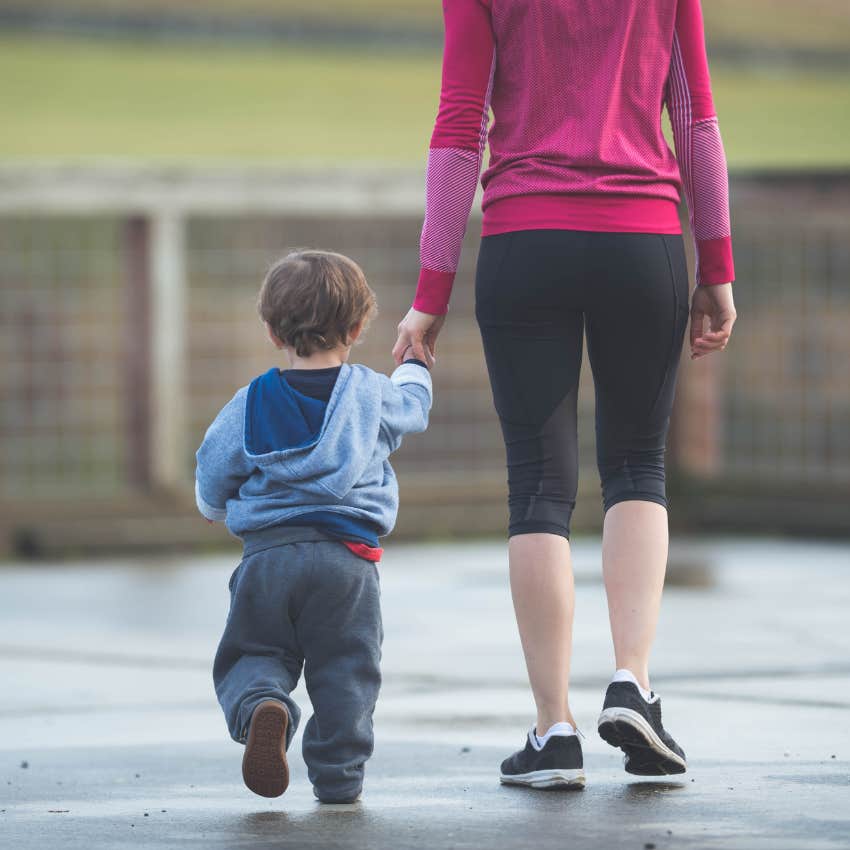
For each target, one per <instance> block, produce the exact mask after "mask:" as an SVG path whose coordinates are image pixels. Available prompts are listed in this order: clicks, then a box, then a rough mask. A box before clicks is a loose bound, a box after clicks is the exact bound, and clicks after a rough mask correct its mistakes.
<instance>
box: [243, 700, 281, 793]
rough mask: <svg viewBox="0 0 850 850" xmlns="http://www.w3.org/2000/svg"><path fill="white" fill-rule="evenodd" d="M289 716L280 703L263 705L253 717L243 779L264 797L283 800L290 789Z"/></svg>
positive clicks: (255, 710)
mask: <svg viewBox="0 0 850 850" xmlns="http://www.w3.org/2000/svg"><path fill="white" fill-rule="evenodd" d="M288 727H289V714H288V713H287V711H286V709H285V708H284V707H283V706H282V705H281V704H280V703H279V702H262V703H260V704H259V705H258V706H257V708H256V709H254V714H253V716H252V717H251V728H250V730H249V732H248V743H247V744H246V745H245V755H244V756H243V758H242V778H243V779H244V780H245V784H246V785H247V786H248V788H250V789H251V790H252V791H253V792H254V793H255V794H259V795H260V796H261V797H280V795H281V794H283V792H284V791H286V789H287V787H288V786H289V765H287V763H286V730H287V728H288Z"/></svg>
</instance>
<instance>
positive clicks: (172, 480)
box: [150, 208, 186, 491]
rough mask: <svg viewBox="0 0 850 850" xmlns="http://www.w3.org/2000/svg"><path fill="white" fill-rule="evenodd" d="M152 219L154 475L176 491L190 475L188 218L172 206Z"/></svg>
mask: <svg viewBox="0 0 850 850" xmlns="http://www.w3.org/2000/svg"><path fill="white" fill-rule="evenodd" d="M151 224H152V226H151V270H152V280H151V284H152V285H151V311H150V316H151V412H152V422H151V451H150V455H151V480H152V483H153V485H154V486H155V487H157V488H159V489H164V490H169V491H176V490H178V489H180V488H182V487H184V486H185V478H186V474H185V468H184V464H185V462H186V454H185V442H186V439H185V437H186V428H185V425H186V421H185V415H186V258H185V247H186V246H185V222H184V218H183V215H182V213H180V212H179V211H178V210H175V209H170V208H168V209H159V210H156V211H154V212H153V214H152V222H151Z"/></svg>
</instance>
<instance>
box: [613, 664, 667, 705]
mask: <svg viewBox="0 0 850 850" xmlns="http://www.w3.org/2000/svg"><path fill="white" fill-rule="evenodd" d="M611 681H612V682H631V683H632V684H633V685H634V686H635V687H636V688H637V689H638V690H639V691H640V695H641V696H642V697H643V698H644V699H645V700H646V701H647V702H655V700H657V699H658V697H657V696H656V694H655V693H653V691H648V690H646V688H642V687H641V686H640V682H638V680H637V679H636V678H635V675H634V673H632V671H631V670H626V669H625V668H622V669H620V670H618V671H617V672H616V673H615V674H614V678H613V679H611Z"/></svg>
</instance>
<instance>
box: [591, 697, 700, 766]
mask: <svg viewBox="0 0 850 850" xmlns="http://www.w3.org/2000/svg"><path fill="white" fill-rule="evenodd" d="M599 735H600V737H601V738H602V739H603V740H604V741H607V742H608V743H609V744H610V745H611V746H612V747H619V748H620V749H621V750H622V751H623V752H624V753H625V754H626V757H625V768H626V771H627V772H628V773H635V774H637V775H638V776H666V775H667V774H672V773H684V772H685V771H686V770H687V765H686V764H685V754H684V752H683V751H682V748H681V747H680V746H679V745H678V744H677V743H676V742H675V741H674V740H673V738H672V737H671V736H670V734H669V733H668V732H666V731H665V729H664V727H663V726H662V725H661V699H660V698H659V697H658V696H657V695H655V694H654V695H653V699H652V700H651V701H650V702H647V701H646V700H645V699H644V698H643V696H642V695H641V693H640V691H639V690H638V688H637V685H635V684H633V683H632V682H611V684H610V685H608V690H607V692H606V693H605V704H604V705H603V706H602V714H600V715H599Z"/></svg>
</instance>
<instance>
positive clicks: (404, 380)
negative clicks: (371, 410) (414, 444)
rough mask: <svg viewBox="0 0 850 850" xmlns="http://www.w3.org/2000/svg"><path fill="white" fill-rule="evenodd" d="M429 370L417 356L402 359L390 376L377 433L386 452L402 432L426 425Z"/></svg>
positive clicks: (429, 405)
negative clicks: (382, 435) (383, 437)
mask: <svg viewBox="0 0 850 850" xmlns="http://www.w3.org/2000/svg"><path fill="white" fill-rule="evenodd" d="M431 401H432V388H431V373H430V372H429V371H428V369H427V368H426V367H425V365H424V364H422V363H421V362H420V361H418V360H406V361H405V362H404V363H402V364H401V366H399V367H398V368H397V369H396V370H395V371H394V372H393V373H392V375H391V376H390V378H389V381H388V382H387V384H386V389H385V391H384V399H383V405H382V410H381V433H382V434H384V436H385V437H386V440H387V443H388V444H389V450H390V452H394V451H395V450H396V449H397V448H398V447H399V446H400V445H401V438H402V437H403V436H404V435H405V434H416V433H419V432H420V431H424V430H425V429H426V428H427V427H428V412H429V411H430V410H431Z"/></svg>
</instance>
